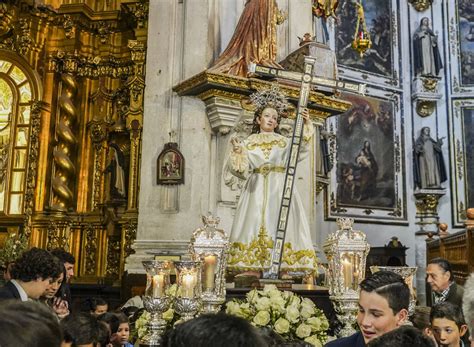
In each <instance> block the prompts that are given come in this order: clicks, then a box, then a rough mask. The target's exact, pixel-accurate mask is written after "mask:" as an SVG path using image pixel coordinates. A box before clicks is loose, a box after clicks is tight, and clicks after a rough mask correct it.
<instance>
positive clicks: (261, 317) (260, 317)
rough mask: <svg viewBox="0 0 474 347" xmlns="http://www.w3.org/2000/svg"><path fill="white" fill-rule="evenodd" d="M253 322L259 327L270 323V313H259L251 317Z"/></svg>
mask: <svg viewBox="0 0 474 347" xmlns="http://www.w3.org/2000/svg"><path fill="white" fill-rule="evenodd" d="M253 322H254V323H255V325H259V326H261V327H264V326H266V325H267V324H268V323H269V322H270V313H269V312H268V311H259V312H258V313H257V314H256V315H255V317H253Z"/></svg>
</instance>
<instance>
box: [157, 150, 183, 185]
mask: <svg viewBox="0 0 474 347" xmlns="http://www.w3.org/2000/svg"><path fill="white" fill-rule="evenodd" d="M156 170H157V183H158V184H165V185H166V184H182V183H184V156H183V155H182V154H181V152H180V151H179V149H178V144H177V143H175V142H168V143H166V144H165V146H164V148H163V150H162V151H161V153H160V155H159V156H158V159H157V163H156Z"/></svg>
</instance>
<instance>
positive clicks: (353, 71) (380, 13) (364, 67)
mask: <svg viewBox="0 0 474 347" xmlns="http://www.w3.org/2000/svg"><path fill="white" fill-rule="evenodd" d="M362 5H363V9H364V17H365V23H366V27H367V32H368V33H369V35H370V39H371V41H372V46H371V47H370V48H369V49H368V50H367V51H366V52H365V54H364V55H363V56H361V55H360V54H359V52H357V51H356V50H354V49H353V48H352V42H353V40H354V35H355V31H356V27H357V20H358V16H357V14H358V13H360V12H359V8H358V6H359V2H356V1H345V2H343V3H341V4H340V5H339V9H338V18H339V19H338V25H335V28H334V40H332V42H330V43H331V46H332V48H333V49H334V50H335V52H336V59H337V63H338V68H339V73H340V75H341V76H342V77H350V78H357V79H359V80H364V81H366V82H367V83H375V84H383V85H385V86H394V87H399V86H400V82H399V75H400V74H399V69H400V66H399V64H400V63H399V61H400V52H399V30H398V28H399V22H400V13H401V12H400V11H406V9H405V8H403V9H398V1H397V0H386V1H380V0H364V1H363V3H362Z"/></svg>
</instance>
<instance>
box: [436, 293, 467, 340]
mask: <svg viewBox="0 0 474 347" xmlns="http://www.w3.org/2000/svg"><path fill="white" fill-rule="evenodd" d="M430 321H431V329H432V330H433V334H434V336H435V338H436V341H437V342H438V344H439V345H440V346H445V347H459V345H460V343H461V337H462V336H463V335H464V334H465V333H466V331H467V325H466V323H465V322H464V317H463V315H462V312H461V308H460V307H457V306H455V305H453V304H451V303H449V302H443V303H440V304H438V305H436V306H434V307H433V308H432V309H431V313H430Z"/></svg>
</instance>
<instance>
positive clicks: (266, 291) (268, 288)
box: [263, 284, 278, 295]
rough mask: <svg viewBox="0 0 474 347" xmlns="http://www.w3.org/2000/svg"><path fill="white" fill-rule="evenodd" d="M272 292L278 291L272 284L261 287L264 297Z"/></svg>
mask: <svg viewBox="0 0 474 347" xmlns="http://www.w3.org/2000/svg"><path fill="white" fill-rule="evenodd" d="M272 290H278V288H277V287H276V285H274V284H265V287H263V293H264V294H265V295H268V293H269V292H270V291H272Z"/></svg>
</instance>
